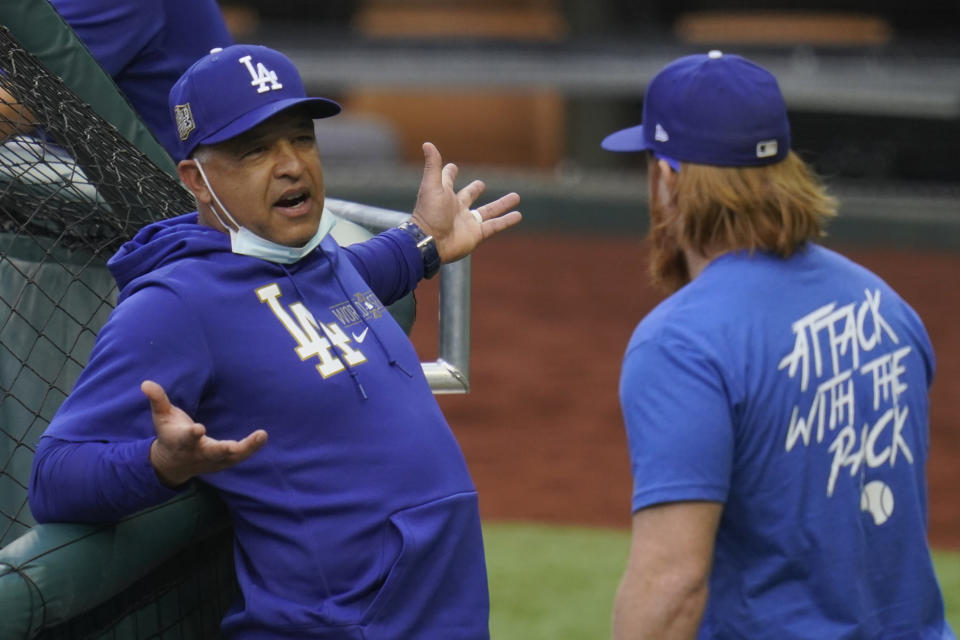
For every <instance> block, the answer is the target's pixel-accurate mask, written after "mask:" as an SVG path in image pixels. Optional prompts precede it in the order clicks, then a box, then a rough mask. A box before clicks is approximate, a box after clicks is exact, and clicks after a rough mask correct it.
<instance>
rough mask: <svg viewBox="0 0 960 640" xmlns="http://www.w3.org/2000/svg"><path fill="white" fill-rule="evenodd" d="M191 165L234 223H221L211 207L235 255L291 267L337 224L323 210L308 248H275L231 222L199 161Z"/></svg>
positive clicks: (331, 215) (315, 246)
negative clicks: (223, 228)
mask: <svg viewBox="0 0 960 640" xmlns="http://www.w3.org/2000/svg"><path fill="white" fill-rule="evenodd" d="M193 161H194V162H195V163H196V164H197V169H198V170H199V171H200V177H201V178H203V183H204V184H205V185H207V189H209V190H210V195H212V196H213V200H214V202H216V203H217V207H220V209H221V210H223V215H225V216H227V219H228V220H230V222H231V223H233V225H232V226H231V225H229V224H227V223H226V222H224V221H223V219H222V218H221V217H220V214H219V213H217V207H210V208H211V209H212V210H213V215H215V216H216V217H217V220H219V221H220V224H221V225H223V226H224V227H225V228H226V229H227V232H228V233H229V234H230V250H231V251H233V252H234V253H238V254H240V255H244V256H251V257H254V258H260V259H261V260H266V261H267V262H276V263H278V264H293V263H294V262H296V261H298V260H299V259H300V258H302V257H304V256H305V255H307V254H308V253H310V252H311V251H313V250H314V249H316V248H317V246H318V245H319V244H320V241H321V240H323V239H324V237H326V235H327V234H328V233H330V230H331V229H332V228H333V225H334V224H336V218H334V217H333V214H332V213H330V212H329V211H328V210H327V208H326V207H324V209H323V215H321V216H320V224H319V225H317V232H316V233H315V234H313V237H312V238H310V240H308V241H307V244H305V245H303V246H302V247H288V246H286V245H282V244H277V243H276V242H273V241H271V240H267V239H266V238H261V237H260V236H258V235H257V234H255V233H254V232H253V231H250V230H249V229H247V228H246V227H244V226H242V225H240V223H238V222H237V221H236V220H234V219H233V216H231V215H230V212H229V211H227V208H226V207H225V206H223V203H222V202H220V198H218V197H217V194H216V192H215V191H214V190H213V187H211V186H210V181H209V180H207V175H206V174H205V173H204V172H203V166H202V165H201V164H200V161H199V160H198V159H197V158H193ZM234 227H236V229H234Z"/></svg>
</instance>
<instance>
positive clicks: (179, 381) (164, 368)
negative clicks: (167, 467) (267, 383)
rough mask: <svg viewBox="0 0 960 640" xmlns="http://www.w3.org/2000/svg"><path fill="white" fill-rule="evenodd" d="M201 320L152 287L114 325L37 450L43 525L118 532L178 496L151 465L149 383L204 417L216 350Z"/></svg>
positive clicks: (34, 481)
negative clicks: (129, 519)
mask: <svg viewBox="0 0 960 640" xmlns="http://www.w3.org/2000/svg"><path fill="white" fill-rule="evenodd" d="M198 327H199V323H198V322H197V321H196V318H195V317H194V315H193V313H192V311H191V310H190V309H189V308H187V306H186V305H185V304H184V303H183V301H182V300H181V299H180V298H179V297H178V296H177V295H176V294H174V293H173V292H172V291H170V290H168V289H166V288H164V287H161V286H148V287H146V288H143V289H140V290H139V291H137V292H135V293H133V294H132V295H130V297H128V298H127V299H126V300H124V302H123V303H122V304H120V305H119V306H118V307H117V308H116V309H115V310H114V312H113V313H112V314H111V316H110V318H109V319H108V320H107V323H106V324H105V325H104V327H103V329H102V330H101V332H100V334H99V336H98V337H97V341H96V344H95V345H94V348H93V352H92V353H91V355H90V361H89V363H88V364H87V366H86V367H85V368H84V370H83V372H82V373H81V374H80V378H79V379H78V380H77V383H76V385H75V386H74V389H73V391H72V392H71V393H70V395H69V396H68V397H67V399H66V400H65V401H64V403H63V404H62V405H61V407H60V409H59V410H58V411H57V413H56V415H55V416H54V417H53V420H52V421H51V423H50V425H49V426H48V427H47V430H46V432H45V433H44V435H43V436H42V437H41V438H40V441H39V442H38V445H37V453H36V455H35V456H34V462H33V471H32V474H31V478H30V487H29V494H30V508H31V510H32V511H33V515H34V517H35V518H36V519H37V521H38V522H50V521H72V522H108V521H114V520H117V519H119V518H121V517H123V516H125V515H128V514H130V513H133V512H135V511H139V510H140V509H144V508H146V507H149V506H152V505H155V504H158V503H160V502H163V501H164V500H166V499H168V498H170V497H172V496H174V495H175V494H176V492H175V491H173V490H171V489H168V488H167V487H165V486H164V485H162V484H161V483H160V481H159V480H158V479H157V477H156V474H155V473H154V472H153V467H152V466H151V464H150V461H149V451H150V444H151V443H152V442H153V439H154V438H155V435H156V434H155V431H154V427H153V419H152V417H151V414H150V403H149V401H148V400H147V398H146V396H144V395H143V393H142V392H141V391H140V383H141V382H142V381H143V380H154V381H156V382H158V383H159V384H160V385H161V386H162V387H163V388H164V389H165V390H166V392H167V395H168V396H169V397H170V400H171V402H173V404H175V405H176V406H178V407H180V408H181V409H183V410H184V411H185V412H187V413H188V414H190V415H194V414H195V412H196V409H197V406H198V404H199V401H200V397H201V396H202V394H203V391H204V388H205V386H206V384H207V380H208V379H209V371H210V364H209V363H210V358H209V356H208V351H207V344H206V340H205V339H204V337H203V335H202V332H201V330H200V329H199V328H198Z"/></svg>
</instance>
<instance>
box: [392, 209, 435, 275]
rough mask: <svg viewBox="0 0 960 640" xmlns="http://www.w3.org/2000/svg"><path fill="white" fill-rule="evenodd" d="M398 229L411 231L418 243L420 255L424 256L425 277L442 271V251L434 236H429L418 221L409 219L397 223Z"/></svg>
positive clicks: (411, 235) (412, 236)
mask: <svg viewBox="0 0 960 640" xmlns="http://www.w3.org/2000/svg"><path fill="white" fill-rule="evenodd" d="M397 229H402V230H404V231H406V232H407V233H409V234H410V237H411V238H413V241H414V242H416V243H417V249H420V257H422V258H423V277H424V278H432V277H433V276H435V275H437V271H440V252H439V251H437V242H436V240H434V239H433V236H428V235H427V234H425V233H424V232H423V229H421V228H420V227H419V226H418V225H417V223H415V222H411V221H409V220H407V221H406V222H403V223H401V224H399V225H397Z"/></svg>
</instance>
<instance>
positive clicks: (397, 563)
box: [362, 492, 490, 639]
mask: <svg viewBox="0 0 960 640" xmlns="http://www.w3.org/2000/svg"><path fill="white" fill-rule="evenodd" d="M389 522H390V526H391V528H392V531H393V532H394V534H395V535H397V536H399V541H400V545H399V552H398V554H397V557H396V559H395V560H394V562H393V564H392V566H391V568H390V570H389V572H388V573H387V577H386V579H385V581H384V583H383V585H382V587H381V588H380V590H379V592H378V593H377V595H376V597H375V598H374V599H373V601H372V602H371V603H370V606H369V608H368V609H367V611H366V612H365V613H364V616H363V619H362V624H363V625H364V626H365V631H366V637H367V638H371V639H373V638H381V637H382V638H417V637H445V638H447V637H449V638H482V637H487V635H488V618H489V610H490V600H489V592H488V589H487V572H486V563H485V560H484V554H483V537H482V533H481V529H480V515H479V511H478V508H477V494H476V493H475V492H469V493H459V494H455V495H452V496H448V497H446V498H442V499H440V500H435V501H433V502H428V503H426V504H422V505H419V506H416V507H412V508H409V509H404V510H403V511H398V512H396V513H394V514H393V515H392V516H391V517H390V520H389Z"/></svg>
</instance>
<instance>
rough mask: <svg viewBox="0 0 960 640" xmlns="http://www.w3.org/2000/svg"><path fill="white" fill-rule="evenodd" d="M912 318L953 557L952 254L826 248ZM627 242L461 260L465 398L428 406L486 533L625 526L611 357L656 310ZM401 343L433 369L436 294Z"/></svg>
mask: <svg viewBox="0 0 960 640" xmlns="http://www.w3.org/2000/svg"><path fill="white" fill-rule="evenodd" d="M834 248H836V249H838V250H839V251H841V252H842V253H844V254H846V255H848V256H849V257H851V258H853V259H854V260H857V261H859V262H861V263H862V264H864V265H865V266H867V267H869V268H870V269H872V270H874V271H875V272H876V273H878V274H879V275H880V276H881V277H883V278H884V279H885V280H887V282H889V283H890V284H891V285H892V286H893V287H894V288H895V289H897V290H898V291H899V292H900V293H901V295H903V296H904V297H905V298H906V299H907V301H908V302H910V303H911V304H912V305H913V307H914V308H915V309H916V310H917V311H918V313H920V315H921V316H922V317H923V319H924V321H925V323H926V325H927V330H928V331H929V333H930V337H931V339H932V341H933V345H934V348H935V350H936V354H937V375H936V380H935V383H934V387H933V391H932V410H931V413H932V419H931V422H932V424H931V431H932V435H931V442H932V444H931V454H930V465H929V468H928V476H929V479H930V537H931V542H932V543H933V544H934V545H935V546H938V547H951V548H960V500H957V499H956V495H955V487H956V486H958V484H960V429H958V427H960V394H958V390H960V362H958V358H957V356H958V355H960V324H958V322H957V318H960V295H958V294H957V292H956V289H955V288H954V285H953V282H954V278H956V274H957V273H960V254H957V253H931V252H922V251H916V250H881V249H864V248H847V247H844V246H836V247H834ZM644 269H645V262H644V254H643V250H642V247H641V243H640V241H639V239H637V238H632V237H631V238H609V237H590V236H587V237H584V236H574V235H555V236H549V235H539V234H537V235H534V234H530V233H523V232H521V231H516V232H513V233H512V234H505V235H504V236H501V237H498V238H496V239H494V240H492V241H491V242H489V243H487V244H486V245H484V246H483V247H482V248H481V249H480V250H479V251H478V252H477V254H476V255H475V256H474V257H473V271H472V273H473V277H472V282H473V296H472V356H471V367H470V373H471V384H472V393H470V394H469V395H465V396H464V395H460V396H440V397H439V399H440V404H441V406H442V408H443V410H444V412H445V413H446V415H447V417H448V419H449V421H450V424H451V426H452V428H453V430H454V431H455V432H456V435H457V437H458V439H459V440H460V443H461V445H462V446H463V449H464V452H465V454H466V457H467V460H468V462H469V464H470V468H471V470H472V472H473V476H474V480H475V482H476V484H477V487H478V489H479V491H480V504H481V510H482V512H483V516H484V517H485V518H487V519H497V520H535V521H542V522H555V523H568V524H587V525H599V526H613V527H628V526H629V522H630V516H629V501H630V484H631V480H630V469H629V464H628V461H627V455H626V447H625V437H624V434H623V428H622V426H621V420H620V412H619V407H618V403H617V394H616V388H617V378H618V375H619V366H620V358H621V355H622V353H623V349H624V347H625V346H626V343H627V340H628V338H629V336H630V333H631V331H632V330H633V327H634V326H635V324H636V323H637V321H638V320H639V319H640V318H641V317H642V316H643V315H644V314H645V313H647V312H648V311H649V310H650V309H652V308H653V306H654V305H655V304H656V303H657V302H658V301H659V300H660V298H661V296H660V295H659V294H658V293H657V292H656V291H654V290H652V289H651V288H650V287H649V286H648V285H647V284H646V280H645V271H644ZM418 299H419V301H420V303H419V311H418V320H417V325H416V327H415V329H414V333H413V338H414V342H415V343H416V344H417V347H418V349H419V350H420V352H421V355H422V356H423V357H424V358H425V359H434V358H436V338H435V336H436V333H435V332H436V315H437V311H436V309H437V305H436V302H435V300H436V282H427V283H425V285H422V286H421V290H420V291H419V292H418Z"/></svg>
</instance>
